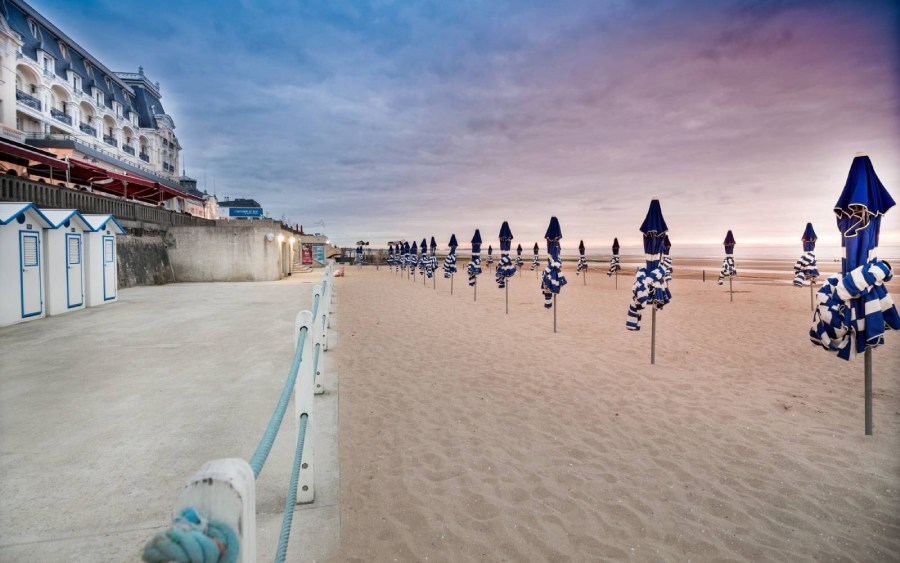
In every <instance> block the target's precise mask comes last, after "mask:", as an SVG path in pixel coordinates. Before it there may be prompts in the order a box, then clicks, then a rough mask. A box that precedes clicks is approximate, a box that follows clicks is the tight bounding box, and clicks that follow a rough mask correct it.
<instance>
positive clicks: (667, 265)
mask: <svg viewBox="0 0 900 563" xmlns="http://www.w3.org/2000/svg"><path fill="white" fill-rule="evenodd" d="M671 250H672V242H671V241H670V240H669V235H666V236H664V237H663V258H662V262H661V264H662V267H663V269H664V270H665V271H666V281H667V282H670V281H672V271H673V269H672V257H671V256H669V252H670V251H671Z"/></svg>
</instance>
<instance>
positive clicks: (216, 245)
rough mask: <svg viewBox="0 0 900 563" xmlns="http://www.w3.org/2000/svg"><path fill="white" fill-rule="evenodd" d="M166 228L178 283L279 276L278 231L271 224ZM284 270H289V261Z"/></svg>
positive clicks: (169, 251) (281, 270)
mask: <svg viewBox="0 0 900 563" xmlns="http://www.w3.org/2000/svg"><path fill="white" fill-rule="evenodd" d="M267 223H268V222H266V223H262V224H258V223H257V224H256V225H254V223H250V222H240V223H239V224H238V226H229V225H223V224H222V223H221V222H220V223H219V225H218V226H215V227H169V230H168V232H167V234H166V246H167V250H168V254H169V260H170V261H171V263H172V269H173V270H174V272H175V280H176V281H179V282H234V281H272V280H278V279H281V276H282V272H283V271H284V270H283V269H282V268H283V266H282V263H281V262H282V248H281V247H282V245H283V244H285V243H284V242H279V241H278V239H277V238H274V240H272V241H269V240H266V235H267V234H270V233H271V234H272V235H273V237H277V235H278V234H279V233H281V231H280V230H279V229H277V228H273V225H272V224H267ZM287 271H290V268H289V264H288V269H287Z"/></svg>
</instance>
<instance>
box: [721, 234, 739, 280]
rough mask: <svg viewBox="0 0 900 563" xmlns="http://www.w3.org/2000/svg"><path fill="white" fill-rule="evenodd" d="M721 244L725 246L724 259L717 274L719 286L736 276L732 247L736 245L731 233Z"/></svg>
mask: <svg viewBox="0 0 900 563" xmlns="http://www.w3.org/2000/svg"><path fill="white" fill-rule="evenodd" d="M723 244H724V245H725V259H724V260H722V271H721V272H719V281H718V284H719V285H722V284H723V283H725V278H733V277H734V276H736V275H737V270H736V269H735V268H734V245H735V244H737V243H736V242H735V240H734V235H733V234H731V231H728V234H726V235H725V241H724V242H723Z"/></svg>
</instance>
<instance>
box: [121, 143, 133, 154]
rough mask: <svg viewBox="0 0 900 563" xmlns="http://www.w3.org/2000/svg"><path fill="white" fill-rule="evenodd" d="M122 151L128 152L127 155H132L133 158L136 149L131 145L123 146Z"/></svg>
mask: <svg viewBox="0 0 900 563" xmlns="http://www.w3.org/2000/svg"><path fill="white" fill-rule="evenodd" d="M122 150H123V151H125V152H127V153H128V154H130V155H131V156H134V147H133V146H131V145H122Z"/></svg>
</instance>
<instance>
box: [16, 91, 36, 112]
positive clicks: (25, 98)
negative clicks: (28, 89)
mask: <svg viewBox="0 0 900 563" xmlns="http://www.w3.org/2000/svg"><path fill="white" fill-rule="evenodd" d="M16 101H17V102H19V103H20V104H23V105H26V106H28V107H30V108H32V109H36V110H38V111H41V101H40V100H39V99H37V98H35V97H34V96H32V95H31V94H26V93H25V92H23V91H21V90H16Z"/></svg>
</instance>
